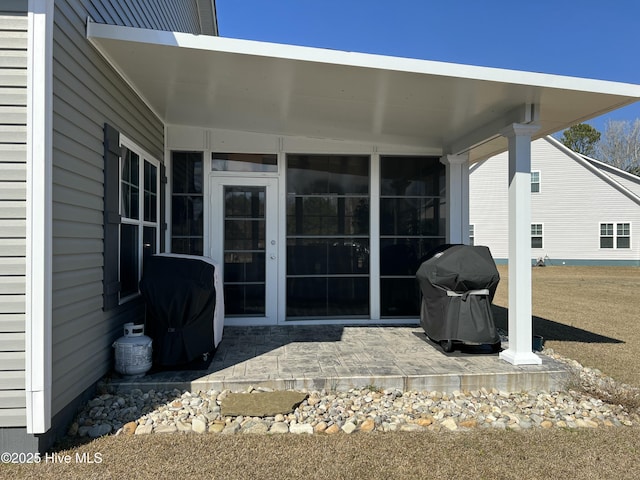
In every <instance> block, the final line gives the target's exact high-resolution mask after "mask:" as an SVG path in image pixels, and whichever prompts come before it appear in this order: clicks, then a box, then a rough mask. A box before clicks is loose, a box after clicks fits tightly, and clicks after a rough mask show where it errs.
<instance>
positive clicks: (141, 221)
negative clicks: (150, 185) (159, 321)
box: [117, 134, 162, 305]
mask: <svg viewBox="0 0 640 480" xmlns="http://www.w3.org/2000/svg"><path fill="white" fill-rule="evenodd" d="M125 148H126V149H128V150H129V151H131V152H133V153H135V154H136V155H138V158H139V164H138V218H137V219H134V218H129V217H126V216H125V215H124V211H123V210H124V209H123V197H122V164H123V161H124V160H123V153H124V149H125ZM120 152H121V153H120V157H119V159H118V212H119V214H120V226H119V229H118V263H117V265H118V282H119V284H120V286H121V287H122V272H121V263H120V262H121V258H122V226H123V225H134V226H137V230H138V238H137V247H138V251H137V266H136V268H137V275H138V278H137V282H136V284H138V283H139V282H140V280H141V279H142V266H143V262H144V251H145V242H144V229H145V227H149V228H155V249H154V251H153V252H152V253H158V252H159V251H160V246H161V245H160V240H161V233H162V232H161V227H162V222H161V213H162V212H161V200H162V198H161V197H162V196H161V189H162V171H161V163H160V161H159V160H157V159H156V158H155V157H154V156H153V155H151V154H150V153H148V152H147V151H146V150H144V149H143V148H142V147H140V146H139V145H138V144H136V143H135V142H133V141H132V140H130V139H129V138H127V137H126V136H124V135H122V134H120ZM145 162H146V163H149V164H150V165H152V166H153V167H154V168H155V169H156V175H155V187H156V189H155V196H156V201H155V218H156V220H155V221H149V220H145V211H144V201H145V195H144V193H145V187H146V184H145V172H144V167H145ZM139 296H140V289H139V287H138V288H137V289H136V292H135V293H131V294H128V295H125V296H122V290H120V291H119V292H118V304H119V305H122V304H124V303H127V302H129V301H131V300H133V299H135V298H137V297H139Z"/></svg>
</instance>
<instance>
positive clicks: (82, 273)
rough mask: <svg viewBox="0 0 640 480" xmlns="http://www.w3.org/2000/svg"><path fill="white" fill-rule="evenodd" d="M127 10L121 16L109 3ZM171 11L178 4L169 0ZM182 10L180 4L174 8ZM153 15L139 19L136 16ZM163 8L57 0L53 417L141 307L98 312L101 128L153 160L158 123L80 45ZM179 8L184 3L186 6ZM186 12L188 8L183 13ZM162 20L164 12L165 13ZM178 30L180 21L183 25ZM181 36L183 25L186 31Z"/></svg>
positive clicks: (141, 22) (98, 367)
mask: <svg viewBox="0 0 640 480" xmlns="http://www.w3.org/2000/svg"><path fill="white" fill-rule="evenodd" d="M125 3H126V4H127V5H130V7H127V8H120V9H117V8H114V5H120V4H125ZM173 3H176V2H173ZM179 3H182V2H179ZM152 4H153V5H155V6H156V7H157V11H155V14H154V16H153V17H147V18H145V15H147V13H145V12H144V11H143V10H142V9H143V8H148V9H151V6H152ZM170 4H171V2H161V1H159V0H158V1H155V2H124V1H120V2H117V1H114V0H111V1H108V0H103V1H98V0H93V1H86V0H59V1H58V0H56V3H55V7H56V8H55V13H54V32H53V38H54V42H53V56H54V62H53V77H54V78H53V92H54V96H53V300H52V301H53V332H52V335H53V365H52V368H53V391H52V413H53V414H54V415H55V414H56V413H57V412H59V411H60V410H61V409H62V408H64V407H65V406H66V405H67V404H68V403H69V402H71V401H72V400H73V399H75V398H76V397H77V396H78V395H80V394H81V393H82V392H83V391H84V390H85V389H86V388H88V387H89V386H91V385H92V384H93V383H94V382H95V381H97V380H99V379H100V377H102V376H103V375H104V374H105V373H106V372H107V371H108V370H109V369H110V368H111V367H112V362H113V352H112V348H111V344H112V342H113V340H114V339H115V338H117V337H119V336H120V335H121V332H122V325H123V324H124V323H125V322H126V321H132V320H136V319H139V318H140V316H141V314H142V308H141V304H140V302H136V301H134V302H129V303H128V304H126V305H123V306H122V307H121V308H118V309H115V311H114V312H111V311H110V312H108V313H105V312H103V311H102V292H103V287H102V267H103V255H102V252H103V127H104V124H105V123H109V124H111V125H114V126H115V127H117V128H118V129H119V130H120V131H121V132H122V133H123V134H125V135H126V136H127V137H129V138H131V139H132V140H133V141H135V142H136V143H138V144H139V145H140V146H141V147H143V148H144V149H146V150H147V151H149V152H150V153H151V154H152V155H154V156H155V157H156V158H158V159H162V158H163V148H164V147H163V145H164V133H163V125H162V123H161V121H160V120H159V119H157V118H156V117H155V116H154V115H153V113H152V112H151V111H150V110H149V109H148V108H147V107H146V106H145V105H144V104H143V103H142V101H141V100H140V99H139V98H138V97H137V96H136V95H135V93H134V92H133V91H132V90H131V89H130V88H129V87H128V86H127V85H126V83H125V82H124V81H122V79H121V78H120V77H119V76H118V75H117V74H116V73H115V72H114V71H113V69H112V68H111V67H110V66H109V65H108V64H107V63H106V62H105V61H104V60H103V58H102V57H101V56H100V55H99V54H98V53H97V52H96V51H95V50H94V49H93V48H92V47H91V46H90V45H89V43H88V42H87V40H86V39H85V21H86V18H87V16H91V17H92V18H93V19H94V20H95V21H96V22H101V23H118V24H124V25H129V24H131V25H135V26H143V27H153V28H160V27H163V28H165V27H166V26H170V25H168V24H166V25H165V24H162V25H161V24H160V23H159V22H160V21H161V18H165V17H166V18H169V16H170V15H171V13H170V12H171V11H170V10H168V8H169V5H170ZM185 4H186V2H185ZM186 10H189V9H186ZM163 12H166V13H163ZM183 24H185V23H184V22H183V23H181V25H183ZM185 28H186V27H185Z"/></svg>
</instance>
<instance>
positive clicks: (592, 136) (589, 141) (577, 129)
mask: <svg viewBox="0 0 640 480" xmlns="http://www.w3.org/2000/svg"><path fill="white" fill-rule="evenodd" d="M560 141H561V142H562V143H563V144H564V145H565V146H566V147H568V148H570V149H571V150H573V151H574V152H578V153H580V154H582V155H587V156H588V157H593V156H594V155H595V153H596V152H597V145H598V142H599V141H600V132H599V131H598V130H596V129H595V128H593V127H592V126H591V125H587V124H586V123H578V124H577V125H572V126H571V127H569V128H567V129H566V130H565V131H564V132H562V138H561V139H560Z"/></svg>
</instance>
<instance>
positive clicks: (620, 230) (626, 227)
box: [600, 223, 631, 248]
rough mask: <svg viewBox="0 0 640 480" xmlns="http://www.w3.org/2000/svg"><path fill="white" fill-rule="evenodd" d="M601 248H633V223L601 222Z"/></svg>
mask: <svg viewBox="0 0 640 480" xmlns="http://www.w3.org/2000/svg"><path fill="white" fill-rule="evenodd" d="M600 248H631V224H630V223H601V224H600Z"/></svg>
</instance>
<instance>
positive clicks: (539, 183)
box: [531, 170, 542, 193]
mask: <svg viewBox="0 0 640 480" xmlns="http://www.w3.org/2000/svg"><path fill="white" fill-rule="evenodd" d="M534 174H536V175H537V176H538V181H537V182H534V181H533V175H534ZM534 185H537V187H538V189H537V190H536V191H534V190H533V186H534ZM541 191H542V173H541V172H540V170H532V171H531V193H540V192H541Z"/></svg>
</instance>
